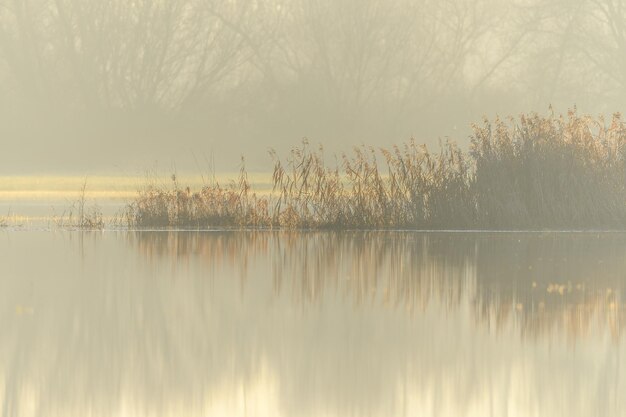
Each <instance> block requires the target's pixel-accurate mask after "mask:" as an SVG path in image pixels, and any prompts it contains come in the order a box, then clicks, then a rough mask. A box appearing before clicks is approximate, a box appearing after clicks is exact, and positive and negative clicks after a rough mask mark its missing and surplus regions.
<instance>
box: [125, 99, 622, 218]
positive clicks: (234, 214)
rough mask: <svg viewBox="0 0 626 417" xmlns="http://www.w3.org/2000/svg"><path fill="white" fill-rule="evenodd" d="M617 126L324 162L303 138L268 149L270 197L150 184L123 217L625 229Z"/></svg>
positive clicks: (488, 134) (534, 128)
mask: <svg viewBox="0 0 626 417" xmlns="http://www.w3.org/2000/svg"><path fill="white" fill-rule="evenodd" d="M625 143H626V128H625V126H624V123H623V122H622V120H621V118H620V116H619V115H615V116H614V117H613V119H612V120H611V122H610V123H609V124H608V125H606V124H605V122H604V120H603V119H601V118H599V119H593V118H591V117H588V116H579V115H577V114H576V112H575V111H570V112H569V113H568V115H567V116H566V117H555V116H554V115H550V116H547V117H543V116H540V115H537V114H531V115H522V116H521V117H520V118H519V119H518V120H515V119H510V120H509V122H508V123H505V122H504V121H502V120H500V119H496V121H495V122H493V123H492V122H490V121H488V120H485V121H484V123H483V124H482V125H475V126H473V134H472V136H471V148H470V151H469V152H463V151H462V150H461V149H460V148H459V147H458V146H457V145H456V144H455V143H453V142H450V141H446V142H445V143H440V149H439V151H438V152H436V153H431V152H430V151H429V150H428V149H427V148H426V146H424V145H418V144H416V142H415V140H413V139H412V140H410V141H409V142H407V143H405V144H404V145H402V146H394V147H392V148H391V149H379V150H376V149H374V148H369V147H364V146H362V147H357V148H354V149H353V151H352V152H351V153H349V154H344V155H342V156H341V158H339V159H338V160H337V161H335V163H334V164H332V165H330V166H328V165H327V164H326V157H325V155H324V150H323V148H322V147H320V148H319V149H317V150H312V149H311V147H310V145H309V143H308V142H307V141H306V140H305V141H303V143H302V145H301V146H300V147H296V148H294V149H293V150H292V151H291V152H290V153H289V155H288V157H287V158H286V160H285V161H283V160H281V159H280V158H279V157H278V155H277V154H276V153H275V152H273V151H272V152H271V155H272V157H273V159H274V170H273V175H272V184H273V192H272V193H271V194H270V195H269V196H264V197H258V196H256V195H255V194H254V193H252V192H251V190H250V184H249V182H248V180H247V174H246V170H245V168H244V165H243V163H242V168H241V172H240V175H239V180H238V181H237V182H234V183H232V184H231V185H229V186H227V187H222V186H220V185H219V184H217V183H215V184H212V185H208V186H205V187H204V188H202V189H201V190H200V191H196V192H192V191H191V190H190V189H189V188H188V187H187V188H181V187H180V186H179V185H178V182H177V181H176V177H175V176H173V177H172V184H173V187H172V188H171V189H164V188H163V187H155V186H150V187H147V188H146V189H145V190H142V191H141V192H140V193H139V195H138V197H137V199H136V200H135V201H134V202H133V203H131V204H130V205H129V206H128V208H127V211H126V219H127V223H128V225H129V226H134V227H170V226H171V227H192V228H210V227H248V228H259V227H262V228H269V227H274V228H288V229H308V228H311V229H391V228H396V229H397V228H407V229H419V230H424V229H564V228H568V229H571V228H580V229H606V228H622V227H624V226H625V225H626V192H625V187H624V184H625V182H624V178H625V177H624V175H625V174H626V165H625V163H624V161H625V158H624V157H625V155H626V150H625V148H624V144H625Z"/></svg>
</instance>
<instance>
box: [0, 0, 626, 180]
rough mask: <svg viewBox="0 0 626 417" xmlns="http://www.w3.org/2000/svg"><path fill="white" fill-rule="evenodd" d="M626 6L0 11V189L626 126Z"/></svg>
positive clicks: (107, 5) (68, 3)
mask: <svg viewBox="0 0 626 417" xmlns="http://www.w3.org/2000/svg"><path fill="white" fill-rule="evenodd" d="M625 16H626V11H625V10H624V8H623V6H622V4H621V2H620V1H615V0H599V1H597V0H594V1H591V0H581V1H575V2H572V1H551V2H545V1H535V0H529V1H517V0H478V1H475V0H443V1H430V0H419V1H415V0H391V1H387V0H385V1H383V0H365V1H364V0H358V1H357V0H340V1H336V0H313V1H311V0H272V1H269V2H259V1H256V0H236V1H226V0H217V1H209V0H170V1H151V0H140V1H134V2H128V1H125V0H81V1H76V0H54V1H52V0H26V1H7V0H5V1H2V2H0V138H1V139H0V143H1V145H2V147H1V149H0V174H16V173H19V174H33V173H39V174H41V173H50V172H55V173H61V174H80V175H83V174H85V173H87V174H94V173H112V174H118V175H128V174H135V173H136V171H137V170H140V171H141V170H144V169H146V168H148V167H151V166H153V164H154V163H155V162H157V163H159V164H160V166H162V167H164V169H168V170H173V169H172V168H173V166H176V167H178V168H179V169H181V168H182V169H183V170H187V171H189V170H191V171H195V170H205V169H208V168H210V169H215V170H217V171H218V172H224V171H228V172H230V171H236V170H237V167H238V164H239V157H240V155H241V154H245V156H246V157H247V159H248V164H249V167H250V168H252V169H254V170H263V169H264V168H266V167H267V165H268V163H269V162H270V160H269V157H268V155H267V149H268V148H276V149H277V150H278V151H279V152H284V151H286V150H288V149H290V148H291V147H293V146H294V145H296V144H298V143H299V142H300V140H301V139H302V138H303V137H308V138H309V139H310V140H311V141H312V143H322V144H324V145H325V146H326V147H327V148H328V150H329V152H331V153H341V152H343V151H346V150H349V149H350V148H351V147H352V146H354V145H358V144H361V143H365V144H368V145H372V146H390V145H391V144H394V143H401V142H403V141H405V140H407V139H408V138H410V137H415V138H416V139H417V141H418V142H419V143H422V142H424V143H427V144H429V145H431V146H432V145H434V146H436V145H437V142H438V140H439V138H445V137H451V138H452V139H454V140H457V141H459V142H460V143H461V144H463V145H466V144H467V140H466V138H467V135H468V133H469V132H470V124H471V123H473V122H480V120H481V118H482V116H483V115H486V116H488V117H490V118H493V117H495V116H496V115H500V116H503V117H507V116H509V115H517V114H519V113H520V112H530V111H538V112H541V113H544V114H545V113H547V112H549V106H550V105H552V106H553V108H554V109H555V111H556V112H557V113H563V112H565V111H566V110H567V109H568V108H571V107H573V106H577V107H578V108H579V109H580V111H581V112H585V113H587V112H589V113H592V114H599V113H601V114H607V115H610V114H611V113H613V112H617V111H622V110H623V109H624V104H625V102H624V97H626V95H624V88H625V85H626V78H625V75H624V74H626V71H624V68H625V65H626V64H625V63H624V59H623V57H624V53H623V52H624V51H623V45H624V44H625V43H624V35H623V34H624V33H626V31H624V30H623V29H624V24H625V23H624V22H625V21H626V20H625Z"/></svg>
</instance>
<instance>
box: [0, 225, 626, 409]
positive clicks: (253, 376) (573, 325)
mask: <svg viewBox="0 0 626 417" xmlns="http://www.w3.org/2000/svg"><path fill="white" fill-rule="evenodd" d="M625 243H626V236H625V235H624V234H588V233H582V234H580V233H578V234H559V233H557V234H554V233H546V234H520V233H515V234H513V233H496V234H471V233H441V234H423V233H402V232H386V233H385V232H343V233H331V232H315V233H313V232H311V233H285V232H280V233H273V232H259V233H249V232H245V233H243V232H120V233H113V232H110V233H78V232H71V233H70V232H60V233H49V232H0V254H1V256H2V262H1V263H0V276H2V277H3V279H2V281H1V282H2V283H1V285H2V287H1V289H0V294H1V295H0V308H1V311H0V317H1V319H0V320H1V321H2V323H1V326H0V328H2V333H3V337H2V338H0V387H2V389H1V390H0V404H2V415H6V416H13V415H20V416H30V415H33V416H34V415H47V416H56V415H58V416H61V415H63V416H82V415H86V414H88V415H93V416H100V415H102V416H105V415H106V416H122V415H131V416H134V415H138V416H139V415H142V416H143V415H159V416H163V415H188V416H195V415H224V416H233V415H288V416H294V415H296V416H298V415H302V416H309V415H316V416H317V415H330V416H332V415H338V416H339V415H342V416H343V415H372V416H377V415H380V416H383V415H390V414H392V415H407V416H413V415H415V416H417V415H419V416H428V415H444V416H446V415H450V416H485V415H494V416H495V415H504V414H506V413H507V412H508V413H510V414H514V413H521V414H522V415H546V416H547V415H569V416H590V415H606V416H618V415H621V414H622V412H623V410H624V409H626V404H625V403H624V397H623V396H622V395H621V392H622V391H623V389H624V383H625V382H624V375H625V372H626V370H625V369H624V365H623V361H621V355H622V354H624V353H625V352H624V344H623V334H624V323H625V321H624V319H625V313H626V305H625V304H624V301H623V297H622V293H623V289H624V285H625V284H626V281H625V279H626V277H625V275H624V271H625V270H626V264H625V262H626V261H625V259H626V257H625V256H624V247H626V246H624V244H625ZM33 251H35V252H37V253H38V254H39V256H38V259H37V262H32V253H33Z"/></svg>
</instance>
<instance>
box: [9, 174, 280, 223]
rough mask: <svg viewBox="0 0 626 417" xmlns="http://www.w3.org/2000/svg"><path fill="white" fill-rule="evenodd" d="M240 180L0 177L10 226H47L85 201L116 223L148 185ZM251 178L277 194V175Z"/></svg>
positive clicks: (198, 185)
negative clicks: (273, 184) (273, 187)
mask: <svg viewBox="0 0 626 417" xmlns="http://www.w3.org/2000/svg"><path fill="white" fill-rule="evenodd" d="M238 175H239V173H221V174H217V175H215V176H211V177H210V178H209V177H207V176H202V175H197V174H177V175H176V183H175V182H174V181H173V179H172V175H143V176H141V175H137V176H131V175H128V176H122V175H120V176H116V175H109V176H107V175H87V176H80V175H65V176H64V175H24V176H0V219H2V220H3V221H4V222H6V223H8V224H10V225H22V226H23V225H30V224H44V223H47V222H50V221H53V220H54V218H55V217H59V216H62V215H63V213H66V212H68V211H69V210H70V209H71V207H72V204H74V203H75V202H76V201H78V200H80V199H81V198H83V197H84V199H85V204H86V205H87V206H93V205H97V206H99V207H100V208H101V209H102V211H103V214H104V217H105V218H111V217H112V216H114V215H115V213H117V212H119V210H120V209H121V208H123V207H124V206H125V205H126V204H128V203H130V202H131V201H132V200H133V199H134V198H135V197H136V196H137V193H138V191H140V190H142V189H144V188H146V187H148V186H155V187H158V188H162V189H173V188H174V187H176V186H178V187H180V188H185V187H189V188H190V189H191V190H192V191H196V190H200V189H202V187H204V186H206V185H210V184H214V183H218V184H220V185H221V186H228V185H229V184H231V183H235V182H236V181H237V180H238ZM247 178H248V181H249V182H250V185H251V187H252V190H253V192H255V193H257V194H259V195H262V194H265V195H266V194H268V193H269V192H270V191H271V184H270V180H271V174H268V173H248V175H247ZM83 187H84V191H83Z"/></svg>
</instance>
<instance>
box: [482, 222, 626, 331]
mask: <svg viewBox="0 0 626 417" xmlns="http://www.w3.org/2000/svg"><path fill="white" fill-rule="evenodd" d="M478 248H479V250H478V252H477V258H476V266H477V268H476V271H477V283H478V289H477V292H478V299H479V300H480V302H479V303H477V305H476V311H477V313H478V315H479V316H480V317H481V319H482V320H486V321H488V322H489V323H494V324H495V325H496V326H503V325H505V324H506V323H507V322H509V321H510V320H511V319H512V316H515V317H516V318H517V319H518V320H519V321H520V326H521V329H522V333H523V334H524V335H526V336H531V337H536V336H539V335H542V334H543V335H546V334H549V333H552V332H554V331H559V330H560V331H565V332H566V333H567V336H568V337H569V338H570V339H571V340H572V341H573V340H575V339H576V338H577V337H580V336H585V335H587V334H588V333H589V332H590V329H591V327H592V326H600V327H606V328H607V329H608V330H609V331H610V333H611V335H612V337H613V338H614V339H616V338H618V337H619V335H620V332H621V331H622V330H623V328H624V324H625V323H626V300H623V299H622V297H621V294H622V291H623V290H624V287H625V285H626V235H624V234H592V233H565V234H563V233H557V234H553V233H546V234H496V235H492V236H489V237H488V238H480V243H479V244H478Z"/></svg>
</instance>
